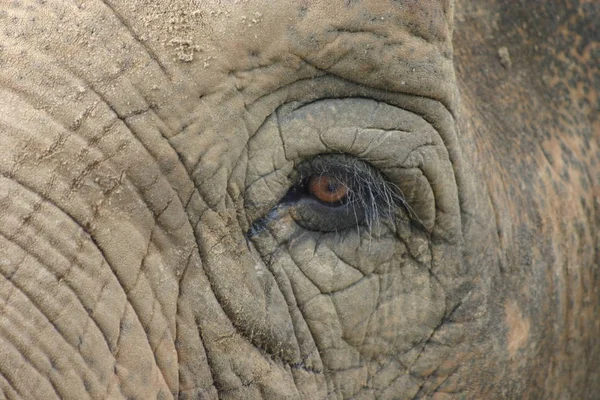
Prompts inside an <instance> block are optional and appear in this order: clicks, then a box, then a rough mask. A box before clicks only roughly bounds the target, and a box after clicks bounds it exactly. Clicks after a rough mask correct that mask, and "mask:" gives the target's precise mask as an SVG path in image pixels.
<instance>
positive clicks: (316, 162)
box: [248, 154, 413, 237]
mask: <svg viewBox="0 0 600 400" xmlns="http://www.w3.org/2000/svg"><path fill="white" fill-rule="evenodd" d="M294 175H295V177H294V176H293V177H292V181H293V182H295V183H294V184H293V185H292V187H291V188H290V189H289V191H288V192H287V194H286V195H285V196H284V197H283V199H282V200H281V201H280V202H279V203H278V205H277V206H276V207H275V208H273V209H272V210H271V211H270V212H269V213H267V215H266V216H265V217H263V218H261V219H260V220H258V221H256V222H255V223H254V224H253V225H252V227H251V228H250V230H249V232H248V236H249V237H250V236H253V235H255V234H257V233H259V232H261V231H263V230H264V229H265V228H266V225H267V224H268V223H269V222H270V221H272V220H275V219H277V217H278V215H279V213H278V211H279V208H280V207H282V206H287V209H288V210H292V211H293V210H294V207H296V208H297V209H296V211H297V213H295V215H296V218H294V219H295V220H296V222H297V223H298V224H299V225H301V226H303V227H304V228H305V229H308V230H313V231H321V232H330V231H341V230H344V229H346V228H348V226H346V225H348V224H349V221H348V218H352V217H354V219H355V224H353V225H354V226H358V225H365V226H366V227H367V229H369V230H370V229H371V228H372V227H373V226H374V225H375V224H376V223H377V222H378V221H380V220H384V219H389V218H391V217H393V216H394V215H395V213H396V211H397V210H398V209H399V207H400V208H404V209H406V210H407V212H408V213H409V215H413V213H411V210H410V207H408V205H407V204H406V201H405V200H404V196H403V195H402V192H401V190H400V189H399V188H398V187H397V186H395V185H393V184H392V183H391V182H389V181H388V180H386V179H385V177H384V176H383V175H382V173H381V172H379V171H378V170H377V169H375V168H374V167H373V166H371V165H370V164H368V163H366V162H364V161H361V160H358V159H356V158H354V157H351V156H348V155H343V154H339V155H322V156H317V157H314V158H313V159H311V160H307V161H305V162H303V163H302V164H300V165H299V166H298V167H297V168H296V172H295V174H294ZM315 177H317V178H320V177H327V178H328V179H329V180H330V181H337V182H341V183H342V184H343V185H345V186H346V187H347V195H346V196H345V197H344V201H343V202H338V203H329V204H328V203H324V202H323V201H322V200H319V199H318V198H315V196H314V194H311V190H310V187H309V186H310V183H311V180H312V179H313V178H315ZM317 203H318V204H317ZM306 215H308V216H309V218H308V219H309V220H310V221H303V218H302V217H303V216H306ZM344 215H345V216H346V218H343V216H344ZM340 216H342V218H337V217H340ZM328 217H329V218H328ZM327 219H329V220H338V219H340V220H342V219H345V221H344V222H341V223H340V225H339V227H340V229H338V228H337V227H335V226H330V225H327V222H324V224H325V228H323V225H321V223H320V222H315V220H316V221H319V220H321V221H325V220H327ZM350 222H352V221H350Z"/></svg>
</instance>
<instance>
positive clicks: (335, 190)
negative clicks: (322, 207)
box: [308, 175, 349, 205]
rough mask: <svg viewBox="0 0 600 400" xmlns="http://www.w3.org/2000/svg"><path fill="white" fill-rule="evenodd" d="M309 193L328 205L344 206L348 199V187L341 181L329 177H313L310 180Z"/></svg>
mask: <svg viewBox="0 0 600 400" xmlns="http://www.w3.org/2000/svg"><path fill="white" fill-rule="evenodd" d="M308 192H309V193H310V194H311V195H312V196H313V197H314V198H315V199H317V200H319V201H321V202H323V203H325V204H328V205H334V204H342V203H343V202H344V201H345V200H346V198H347V197H348V192H349V189H348V186H347V185H346V184H344V183H343V182H342V181H341V180H340V179H338V178H336V177H332V176H328V175H312V176H311V177H310V178H309V179H308Z"/></svg>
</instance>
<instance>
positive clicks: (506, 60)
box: [498, 47, 512, 69]
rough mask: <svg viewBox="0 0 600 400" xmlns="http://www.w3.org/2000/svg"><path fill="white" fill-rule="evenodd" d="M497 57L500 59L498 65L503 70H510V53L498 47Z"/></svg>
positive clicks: (504, 48)
mask: <svg viewBox="0 0 600 400" xmlns="http://www.w3.org/2000/svg"><path fill="white" fill-rule="evenodd" d="M498 57H500V64H502V66H503V67H504V69H510V68H511V67H512V60H511V59H510V53H509V52H508V49H507V48H506V47H500V48H499V49H498Z"/></svg>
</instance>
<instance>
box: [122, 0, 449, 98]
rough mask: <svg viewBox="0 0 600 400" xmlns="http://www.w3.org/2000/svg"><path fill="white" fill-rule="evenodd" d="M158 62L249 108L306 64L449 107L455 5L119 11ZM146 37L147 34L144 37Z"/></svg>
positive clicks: (253, 4) (235, 5) (174, 5)
mask: <svg viewBox="0 0 600 400" xmlns="http://www.w3.org/2000/svg"><path fill="white" fill-rule="evenodd" d="M112 9H113V11H114V12H115V14H116V15H117V16H119V17H120V18H121V19H122V20H124V21H127V25H128V26H129V27H130V29H131V31H132V33H133V34H134V35H135V36H137V37H138V38H139V39H140V40H141V41H143V43H144V46H145V47H146V49H147V50H149V51H150V52H151V53H153V54H154V57H153V58H154V59H155V61H157V62H159V63H160V64H162V66H163V67H164V70H165V71H167V72H168V73H170V74H172V76H177V77H181V78H182V79H183V80H189V82H187V84H189V85H192V86H197V87H198V89H199V90H201V91H202V92H204V93H206V92H214V91H215V90H219V89H218V88H219V87H221V88H222V85H223V84H226V85H235V86H236V87H237V89H239V90H240V91H243V92H244V94H245V96H246V97H247V99H248V102H252V101H254V100H255V99H256V98H259V97H261V96H263V95H265V94H266V93H269V92H271V91H273V90H275V89H277V88H279V87H280V86H282V85H285V84H288V83H289V81H290V80H293V79H295V78H297V77H298V76H297V75H298V73H299V72H300V71H302V70H304V69H306V68H307V67H311V68H310V69H311V71H312V75H313V76H314V75H315V74H319V73H324V72H329V73H332V74H334V75H339V76H341V77H343V78H345V79H348V80H351V81H354V82H358V83H361V84H367V85H371V86H375V87H379V88H386V89H387V90H394V91H402V92H407V93H414V94H419V95H422V96H428V97H434V98H437V99H440V100H442V101H443V102H444V103H445V104H448V105H450V106H451V105H452V104H454V101H455V99H454V97H455V94H454V88H453V86H452V83H453V82H454V74H453V70H452V44H451V35H452V23H451V22H449V21H451V20H452V6H451V5H450V2H449V1H445V0H427V1H409V2H393V1H383V0H371V1H349V2H341V1H335V2H316V1H300V2H298V1H289V0H286V1H271V2H267V1H250V2H238V1H235V2H206V3H203V4H202V6H197V5H195V4H188V3H183V2H169V3H158V4H154V5H153V6H152V7H147V6H146V2H143V1H138V2H128V3H122V4H115V5H114V6H113V7H112ZM146 32H147V33H148V34H145V33H146Z"/></svg>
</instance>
